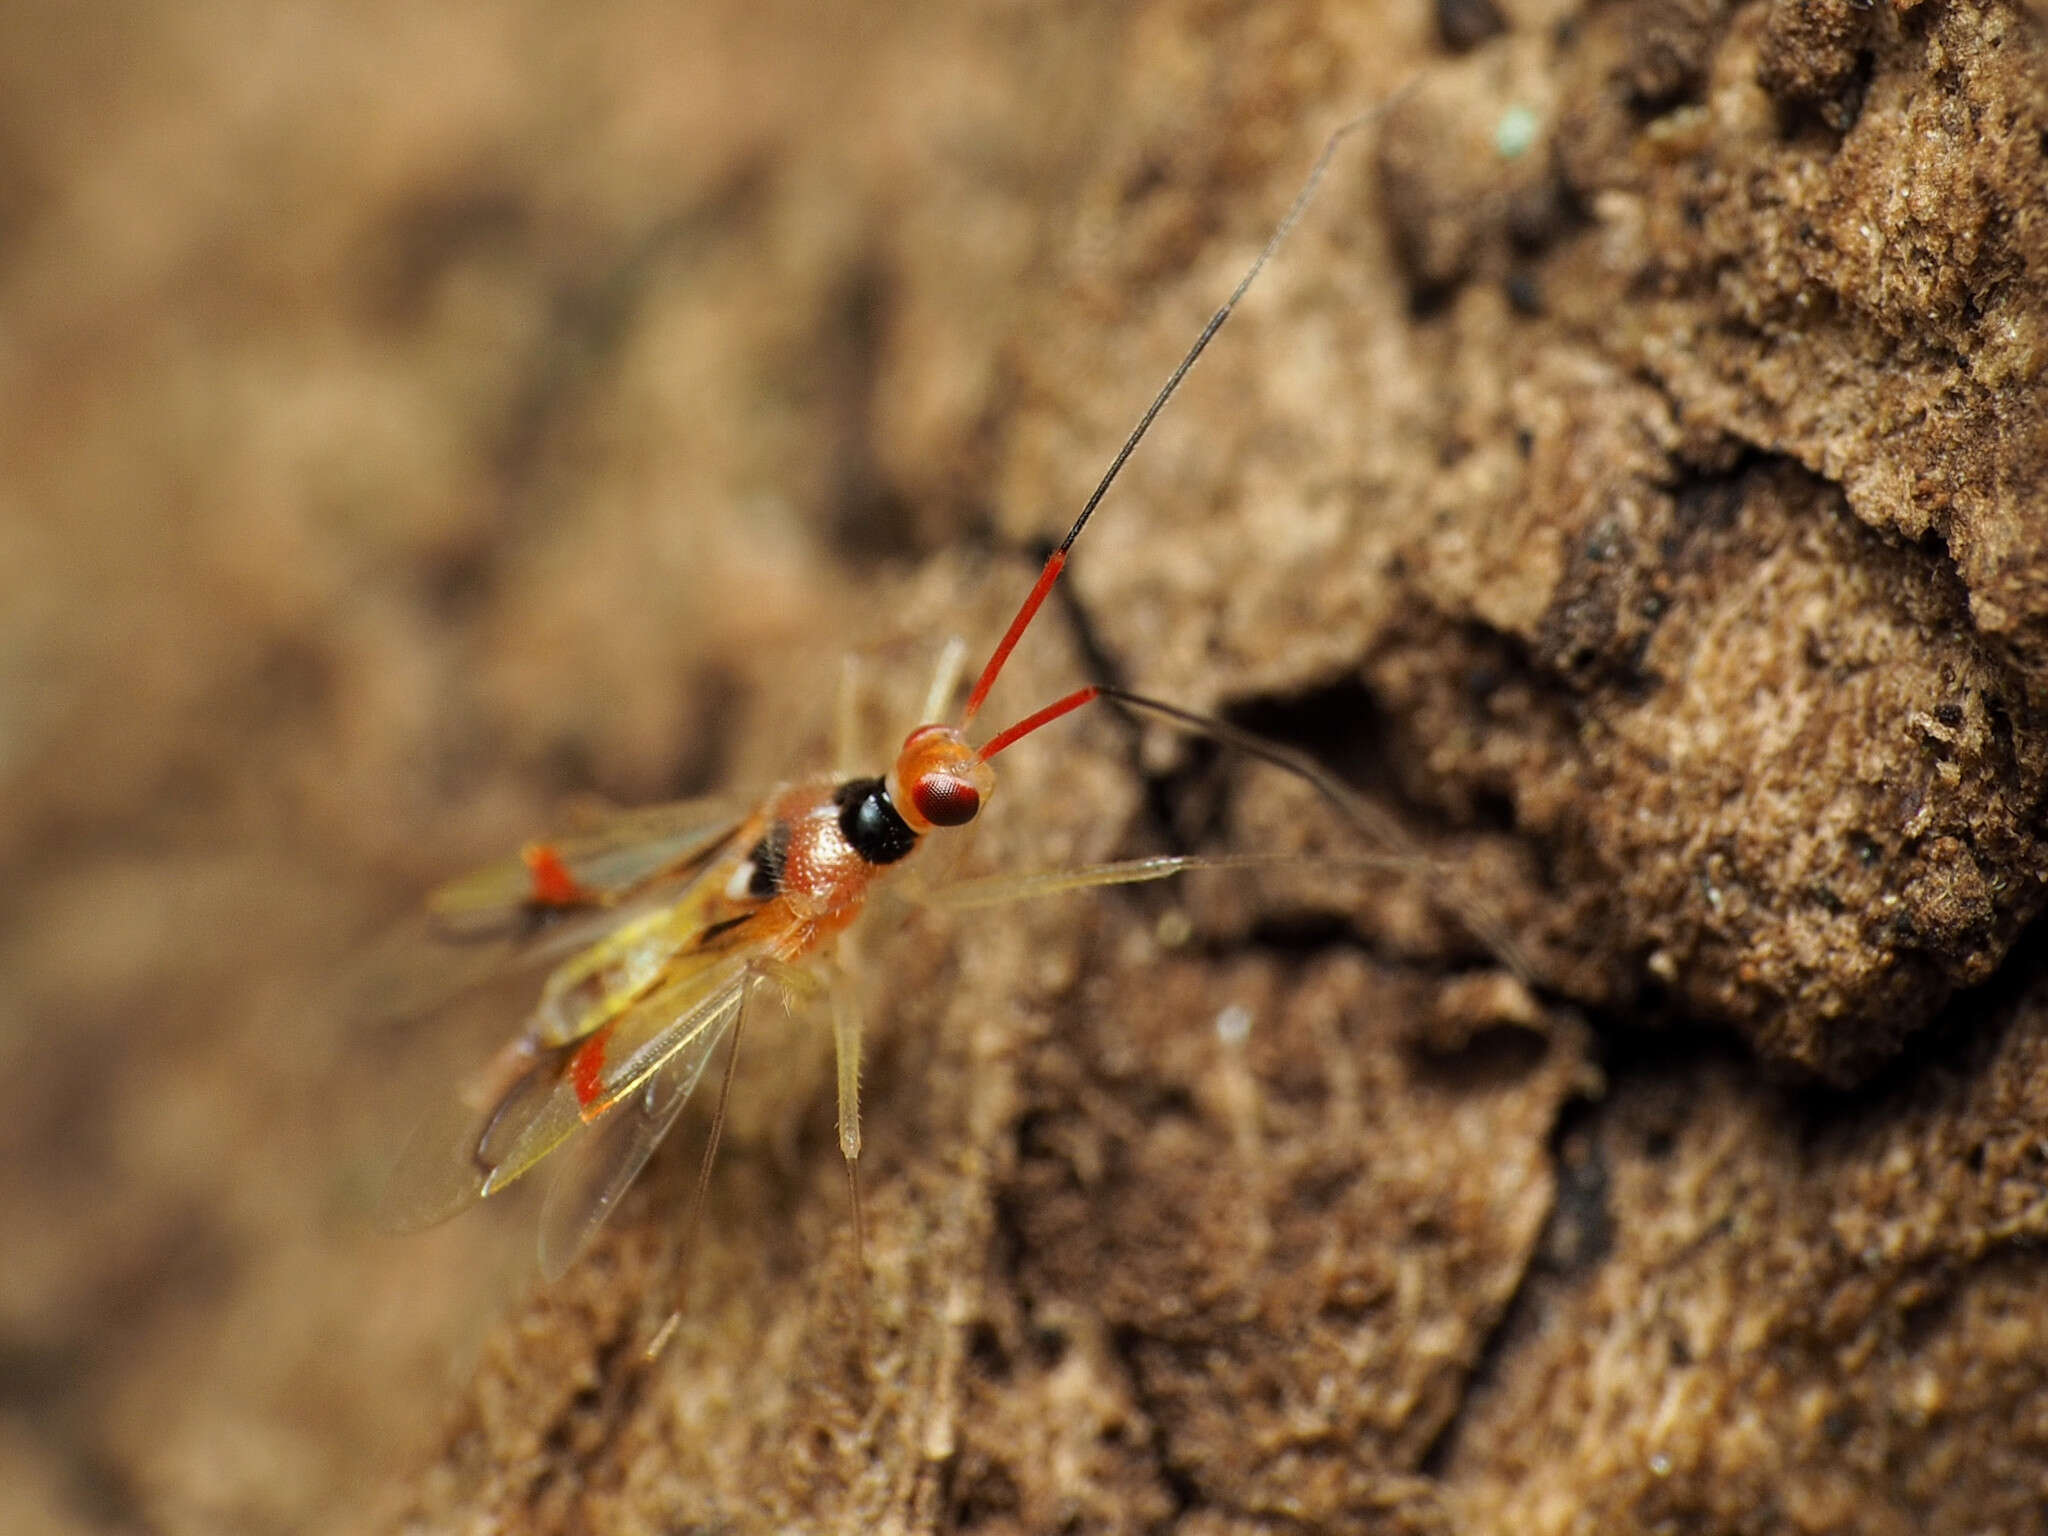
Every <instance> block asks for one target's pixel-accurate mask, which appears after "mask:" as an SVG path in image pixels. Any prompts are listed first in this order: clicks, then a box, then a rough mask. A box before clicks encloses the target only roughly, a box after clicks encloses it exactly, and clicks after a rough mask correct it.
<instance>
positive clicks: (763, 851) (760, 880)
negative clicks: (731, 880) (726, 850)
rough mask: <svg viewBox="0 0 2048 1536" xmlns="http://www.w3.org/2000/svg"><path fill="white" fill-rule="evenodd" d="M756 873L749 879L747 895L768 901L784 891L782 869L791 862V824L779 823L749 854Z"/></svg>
mask: <svg viewBox="0 0 2048 1536" xmlns="http://www.w3.org/2000/svg"><path fill="white" fill-rule="evenodd" d="M747 862H748V863H749V864H751V865H753V866H754V872H753V874H751V875H750V876H748V877H747V894H748V895H749V896H752V897H755V898H756V899H758V900H761V901H766V900H767V899H768V898H769V897H771V896H773V895H775V894H776V893H777V892H779V891H780V890H781V889H782V868H783V865H785V864H786V863H788V862H789V823H788V822H786V821H778V822H776V823H775V824H774V825H773V826H771V827H770V828H769V829H768V830H767V832H766V833H765V834H763V836H762V838H761V841H759V842H758V843H756V844H754V846H753V849H752V851H750V852H749V853H748V854H747Z"/></svg>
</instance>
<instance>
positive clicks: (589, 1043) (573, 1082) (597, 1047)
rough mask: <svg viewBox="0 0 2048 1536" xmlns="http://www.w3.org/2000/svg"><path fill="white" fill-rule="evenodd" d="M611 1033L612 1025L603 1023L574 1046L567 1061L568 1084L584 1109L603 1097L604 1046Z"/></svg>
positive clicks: (587, 1108)
mask: <svg viewBox="0 0 2048 1536" xmlns="http://www.w3.org/2000/svg"><path fill="white" fill-rule="evenodd" d="M611 1034H612V1026H611V1025H610V1024H607V1025H605V1026H604V1028H602V1029H600V1030H599V1031H598V1032H597V1033H596V1034H594V1035H592V1036H591V1037H590V1038H589V1039H588V1040H586V1041H584V1042H583V1044H581V1045H580V1046H578V1047H577V1048H576V1055H575V1056H574V1057H573V1058H572V1059H571V1060H570V1062H569V1085H570V1086H571V1087H572V1088H574V1089H575V1090H576V1102H577V1103H578V1104H581V1105H582V1106H583V1108H584V1109H585V1110H586V1111H587V1110H589V1108H590V1107H591V1105H593V1104H595V1103H597V1102H598V1101H599V1100H600V1099H602V1098H603V1097H604V1048H605V1043H606V1042H607V1041H608V1040H610V1039H611Z"/></svg>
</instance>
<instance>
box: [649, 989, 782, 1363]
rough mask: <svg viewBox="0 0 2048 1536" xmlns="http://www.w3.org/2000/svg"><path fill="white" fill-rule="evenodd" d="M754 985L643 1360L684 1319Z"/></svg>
mask: <svg viewBox="0 0 2048 1536" xmlns="http://www.w3.org/2000/svg"><path fill="white" fill-rule="evenodd" d="M756 985H757V982H756V979H755V978H754V977H751V976H750V977H749V978H748V979H747V980H746V982H745V983H744V984H743V985H742V987H741V990H740V1002H739V1008H738V1011H737V1012H735V1013H734V1014H733V1019H732V1042H731V1044H729V1045H728V1046H727V1047H726V1049H725V1072H724V1074H723V1075H722V1076H721V1077H720V1078H719V1080H718V1102H717V1103H716V1104H715V1105H713V1106H712V1110H711V1130H710V1132H709V1133H708V1134H707V1135H706V1136H705V1138H704V1160H703V1161H702V1162H701V1163H699V1164H698V1165H697V1183H696V1187H695V1188H693V1189H692V1190H691V1191H690V1207H689V1210H688V1211H687V1212H686V1213H685V1214H684V1217H683V1241H682V1248H681V1251H680V1253H679V1254H678V1255H677V1258H676V1304H675V1307H674V1309H673V1310H672V1311H671V1312H670V1313H669V1315H668V1317H667V1319H666V1320H665V1321H664V1322H663V1323H662V1325H661V1326H660V1327H659V1328H657V1329H656V1330H655V1332H654V1337H653V1338H652V1339H650V1340H649V1341H648V1344H647V1348H646V1349H645V1350H643V1351H642V1352H641V1359H642V1360H644V1361H650V1362H651V1361H653V1360H655V1359H656V1358H658V1357H659V1356H660V1354H661V1352H662V1351H663V1350H664V1349H666V1348H667V1347H668V1341H669V1340H670V1339H671V1338H673V1337H674V1336H675V1331H676V1328H677V1325H679V1324H680V1323H681V1322H682V1320H683V1304H684V1302H685V1301H686V1300H688V1297H687V1296H686V1294H685V1292H686V1291H687V1290H688V1288H689V1279H690V1260H691V1257H692V1256H693V1255H694V1254H695V1253H696V1251H697V1229H698V1228H699V1227H700V1226H701V1225H702V1224H703V1220H704V1201H705V1198H706V1196H707V1195H708V1194H709V1193H710V1190H711V1165H712V1164H713V1163H714V1162H716V1161H717V1159H718V1141H719V1138H720V1137H721V1136H722V1135H724V1133H725V1106H726V1101H727V1100H728V1099H729V1098H730V1097H731V1096H732V1080H733V1076H734V1072H735V1070H736V1069H737V1068H738V1066H739V1060H740V1031H741V1029H742V1028H743V1027H744V1026H745V1025H746V1022H747V1004H748V1003H750V1002H751V1001H752V1000H753V996H754V987H755V986H756Z"/></svg>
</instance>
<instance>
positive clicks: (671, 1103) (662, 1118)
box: [540, 980, 746, 1281]
mask: <svg viewBox="0 0 2048 1536" xmlns="http://www.w3.org/2000/svg"><path fill="white" fill-rule="evenodd" d="M745 1006H746V983H745V981H744V980H742V982H741V985H740V987H739V989H738V990H737V991H736V992H735V994H734V996H733V1000H732V1005H731V1008H730V1009H729V1010H724V1009H721V1011H720V1014H719V1016H717V1017H714V1018H709V1019H706V1020H705V1021H704V1023H703V1025H702V1026H701V1027H699V1028H698V1029H696V1030H695V1031H694V1032H693V1033H692V1034H691V1036H690V1037H689V1039H688V1040H687V1041H685V1042H684V1044H683V1045H682V1046H680V1047H679V1048H678V1049H676V1050H675V1051H674V1052H673V1053H671V1054H670V1056H669V1057H668V1059H667V1060H666V1061H664V1062H663V1063H662V1064H661V1065H660V1066H659V1067H657V1068H656V1069H655V1070H654V1072H653V1074H652V1075H651V1076H649V1078H648V1079H647V1081H646V1082H645V1083H644V1084H643V1085H642V1086H641V1088H640V1090H639V1091H638V1092H637V1093H635V1094H634V1095H633V1096H632V1097H631V1098H629V1099H626V1100H623V1101H622V1102H620V1103H619V1104H618V1105H617V1106H616V1107H615V1108H614V1109H612V1111H611V1112H610V1113H609V1114H607V1115H605V1116H604V1117H603V1118H602V1119H601V1120H599V1121H598V1122H597V1123H596V1124H595V1125H593V1126H592V1127H591V1128H590V1130H589V1132H588V1133H587V1134H586V1135H584V1136H582V1137H580V1138H578V1139H577V1140H576V1141H575V1142H574V1143H572V1144H571V1146H570V1148H569V1150H568V1151H567V1152H565V1153H564V1154H563V1163H564V1166H563V1167H562V1169H561V1171H560V1172H558V1173H557V1174H556V1175H555V1176H554V1182H553V1183H551V1184H550V1185H549V1186H548V1195H547V1200H546V1202H545V1203H544V1204H543V1205H542V1206H541V1213H540V1267H541V1273H542V1274H543V1275H545V1276H546V1277H547V1278H548V1279H549V1280H550V1281H553V1280H558V1279H560V1278H561V1277H562V1275H563V1274H565V1273H566V1272H567V1271H568V1268H569V1266H570V1265H571V1264H573V1263H575V1261H576V1257H577V1255H578V1254H580V1253H582V1251H583V1249H584V1246H585V1245H586V1244H587V1243H588V1242H589V1241H590V1239H591V1236H592V1235H593V1234H594V1233H595V1232H596V1231H597V1229H598V1228H599V1227H600V1226H602V1225H603V1224H604V1220H605V1218H606V1217H607V1216H609V1215H610V1214H611V1211H612V1207H613V1206H615V1205H617V1204H618V1203H619V1197H620V1196H622V1195H623V1194H625V1192H626V1190H627V1189H628V1188H629V1187H631V1185H632V1183H633V1180H634V1179H635V1178H636V1177H637V1176H638V1175H639V1172H640V1170H641V1169H642V1168H643V1167H645V1166H646V1164H647V1159H648V1158H650V1157H652V1156H653V1155H654V1149H655V1148H656V1147H658V1146H660V1145H661V1142H662V1138H663V1137H665V1136H667V1135H668V1133H669V1130H670V1129H671V1128H672V1127H673V1126H674V1125H675V1123H676V1117H677V1116H679V1115H680V1114H682V1112H683V1106H684V1105H685V1104H687V1103H688V1102H689V1100H690V1095H691V1094H693V1093H695V1092H696V1091H697V1084H698V1083H699V1082H701V1081H702V1080H703V1077H704V1068H705V1066H706V1065H707V1064H708V1063H709V1062H710V1060H711V1058H712V1056H713V1055H714V1054H716V1052H717V1050H718V1046H719V1043H720V1042H721V1041H723V1040H724V1039H725V1038H726V1036H727V1035H728V1034H730V1033H731V1031H732V1027H733V1025H734V1023H735V1022H736V1021H737V1020H738V1018H739V1016H740V1011H741V1009H742V1008H744V1007H745Z"/></svg>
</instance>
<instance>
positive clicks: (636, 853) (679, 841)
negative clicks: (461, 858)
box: [427, 798, 749, 939]
mask: <svg viewBox="0 0 2048 1536" xmlns="http://www.w3.org/2000/svg"><path fill="white" fill-rule="evenodd" d="M748 808H749V805H748V802H745V801H740V800H734V799H728V798H718V799H708V800H683V801H678V802H676V803H675V804H673V805H657V806H650V807H648V808H647V809H645V810H639V811H623V812H620V813H618V814H616V815H613V816H609V817H607V818H606V819H605V821H604V822H603V824H602V825H600V826H598V827H595V828H593V829H591V830H589V831H587V832H578V833H574V834H571V835H570V836H567V837H562V838H556V839H552V840H550V841H549V842H547V843H546V844H545V845H543V846H544V847H545V849H546V850H547V852H548V853H549V854H550V855H551V856H552V858H553V859H554V861H555V862H556V864H558V866H559V868H560V870H561V872H562V873H563V874H564V875H565V876H566V877H567V878H568V880H569V881H570V882H571V883H572V885H573V887H574V888H575V889H576V890H578V891H579V892H581V893H584V894H585V895H587V896H588V897H589V898H590V899H591V900H592V901H594V902H598V903H606V904H609V903H613V902H616V901H618V900H620V899H621V898H622V897H624V896H626V895H628V894H630V893H631V892H633V891H634V890H636V889H637V888H638V887H640V886H642V885H645V884H647V883H648V882H650V881H658V880H661V879H663V878H664V877H667V876H673V875H679V874H685V873H688V872H689V871H691V870H693V869H695V868H696V867H697V866H698V865H699V864H701V863H702V862H703V861H704V860H705V859H707V858H709V857H710V856H711V855H712V853H713V852H715V851H716V850H717V848H718V847H719V845H720V844H722V843H723V842H724V841H725V840H726V839H727V838H728V837H730V836H731V835H732V833H733V832H734V831H735V830H736V829H737V827H738V826H739V824H740V822H741V821H743V820H744V819H745V816H746V812H747V810H748ZM534 882H535V872H534V866H533V863H532V860H531V858H530V857H529V856H526V855H522V856H520V857H516V858H510V859H503V860H500V861H499V862H498V863H496V864H490V865H486V866H485V867H484V868H482V869H479V870H476V871H474V872H473V873H471V874H468V875H464V876H463V877H462V878H461V879H459V880H452V881H450V882H449V883H448V884H446V885H444V886H442V887H441V888H440V889H439V890H437V891H435V892H434V893H433V895H431V896H429V897H428V898H427V911H428V913H429V914H430V915H431V917H432V918H433V921H434V924H435V926H436V927H437V928H438V929H439V930H440V932H441V933H443V934H444V935H446V936H447V937H449V938H457V939H484V938H495V937H500V936H506V935H513V936H517V935H522V934H525V933H529V932H531V931H533V927H534V917H535V905H534V895H535V890H534Z"/></svg>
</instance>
